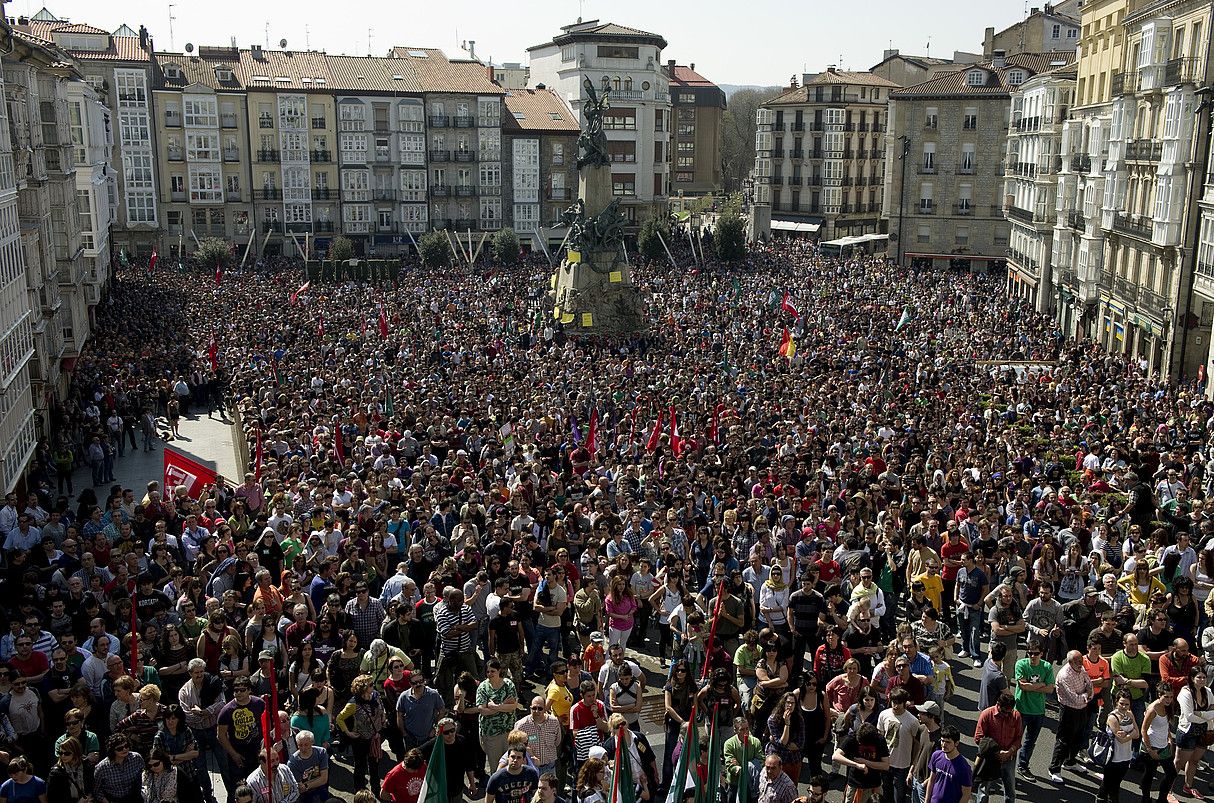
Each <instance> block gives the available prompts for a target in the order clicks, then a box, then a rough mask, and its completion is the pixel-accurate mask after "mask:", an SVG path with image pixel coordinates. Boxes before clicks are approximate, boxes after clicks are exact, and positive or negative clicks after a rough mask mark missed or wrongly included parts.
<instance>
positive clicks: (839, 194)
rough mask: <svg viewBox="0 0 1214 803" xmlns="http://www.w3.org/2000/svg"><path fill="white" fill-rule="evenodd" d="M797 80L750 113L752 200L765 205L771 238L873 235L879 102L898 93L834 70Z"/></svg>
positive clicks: (881, 149)
mask: <svg viewBox="0 0 1214 803" xmlns="http://www.w3.org/2000/svg"><path fill="white" fill-rule="evenodd" d="M804 79H805V83H804V84H803V85H795V86H792V87H790V88H789V89H788V90H786V91H785V92H783V93H781V94H780V95H777V96H776V97H775V98H773V99H771V100H770V101H768V102H766V103H764V104H763V105H762V106H760V107H759V109H758V111H757V112H756V121H757V125H758V134H757V138H756V151H755V171H754V175H755V201H756V203H757V204H759V205H768V204H769V205H770V207H771V230H772V231H773V232H786V233H800V232H803V233H806V234H809V235H812V236H816V237H817V238H819V239H820V240H834V239H837V238H839V237H846V236H852V235H859V234H872V233H876V232H878V231H879V229H880V228H881V188H882V185H883V182H884V180H885V178H884V177H885V151H886V148H885V132H886V103H887V102H888V100H889V97H890V92H891V91H892V90H894V89H897V88H898V87H897V85H896V84H894V83H893V82H892V81H887V80H886V79H884V78H881V77H879V76H876V75H873V74H872V73H866V72H848V71H844V70H838V69H836V68H834V67H831V68H829V69H827V70H826V71H825V72H822V73H817V74H814V75H810V74H806V75H805V76H804ZM794 83H795V82H794ZM762 234H763V232H760V236H762Z"/></svg>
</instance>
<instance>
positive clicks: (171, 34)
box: [169, 3, 177, 50]
mask: <svg viewBox="0 0 1214 803" xmlns="http://www.w3.org/2000/svg"><path fill="white" fill-rule="evenodd" d="M176 5H177V4H176V3H169V50H176V49H177V48H176V47H175V46H174V45H173V20H175V19H177V18H176V17H174V16H173V9H174V8H175V7H176Z"/></svg>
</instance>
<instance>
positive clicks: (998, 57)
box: [991, 50, 1007, 70]
mask: <svg viewBox="0 0 1214 803" xmlns="http://www.w3.org/2000/svg"><path fill="white" fill-rule="evenodd" d="M1006 55H1007V51H1005V50H996V51H995V52H993V53H991V66H992V67H994V68H995V69H996V70H1002V69H1003V68H1004V67H1006V66H1007V61H1006V59H1004V56H1006Z"/></svg>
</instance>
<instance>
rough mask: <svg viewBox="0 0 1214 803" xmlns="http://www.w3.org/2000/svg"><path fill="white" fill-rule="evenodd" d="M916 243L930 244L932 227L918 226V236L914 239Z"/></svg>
mask: <svg viewBox="0 0 1214 803" xmlns="http://www.w3.org/2000/svg"><path fill="white" fill-rule="evenodd" d="M916 241H917V242H921V243H930V242H931V241H932V227H931V226H928V225H927V224H923V225H921V226H919V235H918V237H917V238H916Z"/></svg>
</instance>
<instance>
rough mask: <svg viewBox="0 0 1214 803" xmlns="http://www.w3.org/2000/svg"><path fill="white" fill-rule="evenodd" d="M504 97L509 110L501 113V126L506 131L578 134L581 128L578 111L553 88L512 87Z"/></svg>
mask: <svg viewBox="0 0 1214 803" xmlns="http://www.w3.org/2000/svg"><path fill="white" fill-rule="evenodd" d="M504 101H505V103H506V113H505V114H503V115H502V128H503V129H504V130H505V131H548V132H553V133H563V134H577V133H578V132H579V131H580V130H581V126H579V125H578V121H577V117H576V115H574V113H573V112H571V111H570V110H569V109H568V108H566V106H565V104H564V103H563V102H561V99H560V98H559V97H557V95H556V93H555V92H553V91H552V90H551V89H511V90H508V91H507V92H506V97H505V98H504Z"/></svg>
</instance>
